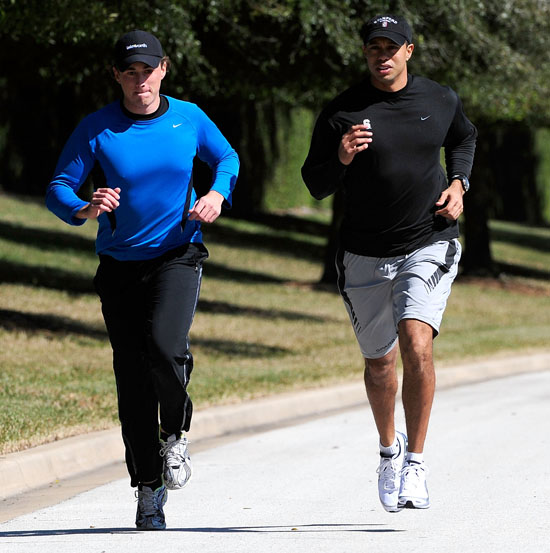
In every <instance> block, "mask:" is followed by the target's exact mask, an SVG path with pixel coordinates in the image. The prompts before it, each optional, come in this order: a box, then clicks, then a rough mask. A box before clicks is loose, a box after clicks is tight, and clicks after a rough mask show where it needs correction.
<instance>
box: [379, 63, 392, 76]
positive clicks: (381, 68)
mask: <svg viewBox="0 0 550 553" xmlns="http://www.w3.org/2000/svg"><path fill="white" fill-rule="evenodd" d="M376 70H377V71H378V73H381V74H382V75H386V74H387V73H389V72H390V71H391V65H385V64H384V65H379V66H378V67H377V68H376Z"/></svg>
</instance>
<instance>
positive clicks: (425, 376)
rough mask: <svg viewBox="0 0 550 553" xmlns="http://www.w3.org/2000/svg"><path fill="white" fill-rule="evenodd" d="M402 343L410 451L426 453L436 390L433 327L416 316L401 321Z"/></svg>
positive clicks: (405, 408)
mask: <svg viewBox="0 0 550 553" xmlns="http://www.w3.org/2000/svg"><path fill="white" fill-rule="evenodd" d="M399 347H400V350H401V359H402V361H403V390H402V396H403V408H404V410H405V420H406V423H407V436H408V439H409V451H412V452H415V453H422V452H423V451H424V442H425V440H426V434H427V432H428V424H429V421H430V414H431V409H432V403H433V398H434V391H435V370H434V364H433V329H432V327H431V326H430V325H428V324H426V323H423V322H421V321H417V320H415V319H405V320H402V321H401V322H400V323H399Z"/></svg>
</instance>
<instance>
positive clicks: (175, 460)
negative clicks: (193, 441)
mask: <svg viewBox="0 0 550 553" xmlns="http://www.w3.org/2000/svg"><path fill="white" fill-rule="evenodd" d="M187 444H189V441H188V440H187V438H180V439H179V440H174V441H173V442H167V443H166V444H165V445H163V446H162V447H161V448H160V451H159V454H160V456H161V457H165V458H166V464H167V465H168V466H174V465H179V464H180V463H181V462H182V461H183V462H185V460H186V459H187V457H188V455H187Z"/></svg>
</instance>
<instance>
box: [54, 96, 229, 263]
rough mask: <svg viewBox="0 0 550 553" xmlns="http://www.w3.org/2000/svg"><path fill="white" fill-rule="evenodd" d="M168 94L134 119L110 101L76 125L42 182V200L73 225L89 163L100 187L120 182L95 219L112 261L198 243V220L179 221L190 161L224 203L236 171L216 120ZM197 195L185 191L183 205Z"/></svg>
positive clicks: (99, 244) (102, 250)
mask: <svg viewBox="0 0 550 553" xmlns="http://www.w3.org/2000/svg"><path fill="white" fill-rule="evenodd" d="M167 99H168V103H169V106H168V110H167V111H166V112H165V113H163V114H162V115H160V116H159V117H157V118H155V119H149V120H137V121H136V120H134V119H130V118H129V117H127V116H126V115H125V114H124V112H123V110H122V108H121V105H120V102H114V103H112V104H109V105H107V106H105V107H104V108H102V109H100V110H99V111H97V112H95V113H92V114H91V115H89V116H88V117H86V118H85V119H83V120H82V121H81V123H80V124H79V125H78V126H77V128H76V129H75V131H74V132H73V134H72V135H71V137H70V138H69V140H68V141H67V143H66V145H65V147H64V149H63V152H62V153H61V156H60V158H59V161H58V163H57V167H56V169H55V172H54V176H53V178H52V180H51V182H50V184H49V186H48V190H47V194H46V205H47V207H48V209H50V210H51V211H52V212H53V213H55V214H56V215H57V216H58V217H59V218H60V219H62V220H63V221H65V222H67V223H69V224H71V225H81V224H83V223H84V222H85V221H86V219H78V218H76V217H75V214H76V213H77V212H78V211H79V210H80V209H82V208H83V207H84V206H86V205H87V204H88V202H85V201H83V200H81V199H80V198H79V197H78V196H77V194H76V193H77V191H78V190H79V188H80V187H81V186H82V184H83V183H84V181H85V180H86V178H87V176H88V174H89V173H90V171H91V170H92V168H93V167H94V165H95V164H96V163H97V164H99V166H100V168H101V170H102V172H103V174H104V176H105V180H106V183H105V186H107V187H109V188H113V189H114V188H117V187H118V188H120V189H121V191H120V205H119V207H118V208H117V209H116V210H114V211H113V214H114V217H115V218H116V224H113V223H112V222H111V221H110V220H109V217H108V214H107V213H103V214H101V215H100V216H99V217H98V223H99V227H98V233H97V239H96V252H97V253H98V254H107V255H110V256H112V257H114V258H116V259H118V260H121V261H125V260H143V259H152V258H154V257H158V256H159V255H162V254H163V253H165V252H166V251H169V250H171V249H174V248H176V247H178V246H180V245H183V244H187V243H190V242H202V232H201V227H200V223H199V222H198V221H191V220H187V222H186V224H185V225H184V226H183V229H182V225H181V223H182V219H184V218H185V217H186V216H187V214H184V213H183V211H184V208H185V205H186V200H187V193H188V187H189V183H190V179H191V175H192V170H193V159H194V157H195V156H198V157H199V158H200V159H201V160H202V161H205V162H206V163H207V164H208V165H209V166H210V167H211V169H212V172H213V179H212V186H211V188H210V190H214V191H216V192H219V193H220V194H221V195H222V196H223V197H224V198H225V201H224V205H225V206H226V207H229V206H230V205H231V196H232V192H233V189H234V187H235V182H236V180H237V175H238V172H239V158H238V156H237V154H236V152H235V150H234V149H233V148H232V147H231V146H230V144H229V143H228V142H227V140H226V139H225V138H224V136H223V135H222V133H221V132H220V131H219V129H218V128H217V127H216V125H215V124H214V123H213V122H212V121H211V120H210V119H209V118H208V117H207V116H206V114H205V113H204V112H203V111H202V110H201V109H200V108H199V107H198V106H196V105H195V104H192V103H189V102H184V101H181V100H176V99H174V98H169V97H167ZM196 199H197V196H196V193H195V191H194V190H192V191H191V197H190V202H189V205H190V206H193V204H194V202H195V201H196Z"/></svg>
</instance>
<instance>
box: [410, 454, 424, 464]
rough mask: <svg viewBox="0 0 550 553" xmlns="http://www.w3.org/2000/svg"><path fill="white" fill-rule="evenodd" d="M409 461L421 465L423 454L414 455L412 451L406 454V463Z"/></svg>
mask: <svg viewBox="0 0 550 553" xmlns="http://www.w3.org/2000/svg"><path fill="white" fill-rule="evenodd" d="M409 461H412V462H413V463H418V464H421V463H422V462H424V453H414V452H413V451H409V452H408V453H407V463H408V462H409Z"/></svg>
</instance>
